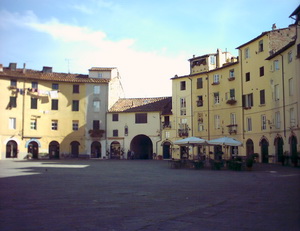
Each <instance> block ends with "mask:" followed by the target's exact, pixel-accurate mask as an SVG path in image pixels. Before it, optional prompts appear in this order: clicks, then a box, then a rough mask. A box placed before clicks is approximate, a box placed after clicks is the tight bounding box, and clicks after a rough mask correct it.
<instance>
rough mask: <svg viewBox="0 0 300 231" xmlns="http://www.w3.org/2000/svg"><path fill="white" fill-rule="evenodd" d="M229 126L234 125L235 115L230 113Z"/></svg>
mask: <svg viewBox="0 0 300 231" xmlns="http://www.w3.org/2000/svg"><path fill="white" fill-rule="evenodd" d="M230 124H231V125H236V114H235V113H230Z"/></svg>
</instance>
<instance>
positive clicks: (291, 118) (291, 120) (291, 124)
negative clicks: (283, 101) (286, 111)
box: [290, 108, 296, 127]
mask: <svg viewBox="0 0 300 231" xmlns="http://www.w3.org/2000/svg"><path fill="white" fill-rule="evenodd" d="M290 126H291V127H295V126H296V119H295V110H294V108H290Z"/></svg>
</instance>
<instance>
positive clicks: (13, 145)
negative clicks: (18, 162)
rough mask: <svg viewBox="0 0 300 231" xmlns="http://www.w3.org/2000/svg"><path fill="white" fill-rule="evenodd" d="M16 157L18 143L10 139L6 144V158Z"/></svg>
mask: <svg viewBox="0 0 300 231" xmlns="http://www.w3.org/2000/svg"><path fill="white" fill-rule="evenodd" d="M17 157H18V144H17V142H16V141H14V140H10V141H8V142H7V144H6V158H17Z"/></svg>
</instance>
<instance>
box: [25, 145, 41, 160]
mask: <svg viewBox="0 0 300 231" xmlns="http://www.w3.org/2000/svg"><path fill="white" fill-rule="evenodd" d="M27 153H31V154H32V158H34V159H37V158H38V156H39V144H38V143H37V142H36V141H31V142H30V143H29V144H28V148H27Z"/></svg>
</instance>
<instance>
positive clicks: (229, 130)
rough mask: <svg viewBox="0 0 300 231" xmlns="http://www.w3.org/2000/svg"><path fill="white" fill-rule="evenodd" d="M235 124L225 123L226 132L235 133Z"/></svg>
mask: <svg viewBox="0 0 300 231" xmlns="http://www.w3.org/2000/svg"><path fill="white" fill-rule="evenodd" d="M237 126H238V125H237V124H230V125H227V127H228V133H229V134H230V135H231V134H236V133H237Z"/></svg>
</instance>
